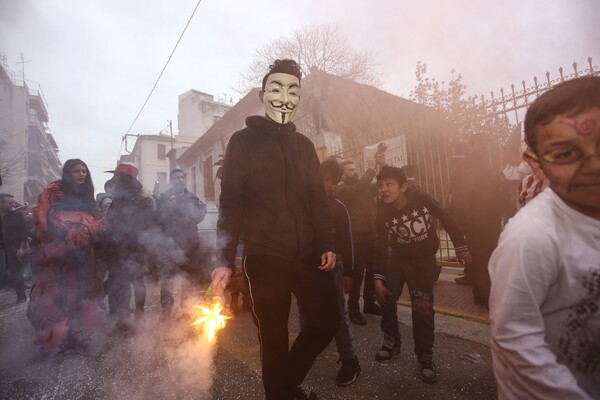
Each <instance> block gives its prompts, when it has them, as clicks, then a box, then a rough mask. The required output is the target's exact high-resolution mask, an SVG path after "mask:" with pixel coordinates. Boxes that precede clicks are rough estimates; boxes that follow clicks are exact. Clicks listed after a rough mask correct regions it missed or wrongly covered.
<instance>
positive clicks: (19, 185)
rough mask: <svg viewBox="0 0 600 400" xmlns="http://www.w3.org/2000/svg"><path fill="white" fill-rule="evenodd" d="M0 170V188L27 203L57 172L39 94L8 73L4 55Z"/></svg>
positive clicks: (0, 87)
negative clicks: (0, 184) (0, 185)
mask: <svg viewBox="0 0 600 400" xmlns="http://www.w3.org/2000/svg"><path fill="white" fill-rule="evenodd" d="M0 174H1V175H2V188H1V189H0V191H1V192H3V193H11V194H13V195H14V196H15V198H16V200H17V201H18V202H28V203H31V204H35V203H37V201H38V197H39V195H40V193H41V192H42V190H43V189H44V188H45V187H46V185H48V183H50V182H52V181H55V180H57V179H59V178H60V174H61V162H60V160H59V157H58V145H57V144H56V142H55V140H54V138H53V136H52V134H51V133H50V130H49V128H48V110H47V107H46V103H45V101H44V98H43V94H42V92H41V90H39V89H31V88H29V87H28V85H27V83H26V82H25V81H23V80H19V79H16V78H15V77H14V76H12V75H11V73H10V71H9V70H8V68H7V66H6V62H5V60H4V59H3V60H2V63H0Z"/></svg>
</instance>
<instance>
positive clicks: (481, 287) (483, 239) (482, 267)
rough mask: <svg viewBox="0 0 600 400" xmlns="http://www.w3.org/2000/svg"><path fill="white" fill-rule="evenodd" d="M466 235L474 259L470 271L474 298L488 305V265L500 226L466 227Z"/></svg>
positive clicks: (476, 301)
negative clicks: (487, 227)
mask: <svg viewBox="0 0 600 400" xmlns="http://www.w3.org/2000/svg"><path fill="white" fill-rule="evenodd" d="M498 227H499V224H498ZM465 237H466V239H467V246H469V252H470V253H471V257H472V259H473V261H472V263H471V265H470V266H469V271H468V274H470V278H471V281H472V283H471V284H472V287H473V299H474V301H475V303H476V304H482V305H485V306H487V305H488V299H489V297H490V274H489V272H488V269H487V266H488V263H489V261H490V257H491V256H492V253H493V252H494V249H495V248H496V246H497V245H498V238H499V237H500V228H498V229H497V230H493V229H487V230H485V229H476V228H468V229H465Z"/></svg>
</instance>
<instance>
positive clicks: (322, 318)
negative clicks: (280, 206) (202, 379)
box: [243, 255, 340, 400]
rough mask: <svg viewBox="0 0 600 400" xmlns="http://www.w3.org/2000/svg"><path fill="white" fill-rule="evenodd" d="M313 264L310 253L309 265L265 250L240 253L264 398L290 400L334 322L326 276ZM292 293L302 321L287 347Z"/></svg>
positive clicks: (329, 278)
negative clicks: (248, 294)
mask: <svg viewBox="0 0 600 400" xmlns="http://www.w3.org/2000/svg"><path fill="white" fill-rule="evenodd" d="M317 263H318V261H317V259H316V258H315V261H314V263H311V264H310V265H309V264H304V263H301V262H299V261H295V260H287V259H283V258H279V257H275V256H270V255H251V256H247V257H244V261H243V265H244V272H245V274H246V277H247V278H248V283H249V289H250V297H251V298H252V302H253V304H254V306H253V309H252V313H253V317H254V322H255V324H256V326H257V328H258V336H259V341H260V346H261V361H262V379H263V385H264V387H265V397H266V399H268V400H269V399H270V400H290V399H292V389H293V388H294V387H296V386H298V385H299V384H301V383H302V381H303V380H304V378H305V377H306V374H307V373H308V371H309V370H310V368H311V366H312V364H313V362H314V361H315V359H316V358H317V357H318V356H319V354H321V352H322V351H323V350H324V349H325V348H326V347H327V345H329V343H330V342H331V339H332V338H333V336H334V335H335V333H336V331H337V329H338V327H339V321H340V319H339V311H338V306H337V301H336V289H335V285H334V282H333V278H332V275H331V274H330V273H327V272H322V271H320V270H318V269H317ZM312 264H314V265H312ZM292 293H293V294H294V295H295V296H296V301H297V302H298V305H299V308H301V309H302V310H303V312H302V315H303V319H304V324H303V327H302V328H301V330H300V333H299V334H298V337H297V338H296V340H295V341H294V343H293V344H292V347H291V349H290V348H289V343H288V338H289V336H288V335H289V334H288V318H289V314H290V307H291V301H292Z"/></svg>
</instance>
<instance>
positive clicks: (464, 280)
mask: <svg viewBox="0 0 600 400" xmlns="http://www.w3.org/2000/svg"><path fill="white" fill-rule="evenodd" d="M454 282H456V283H457V284H459V285H465V286H471V284H472V283H471V278H468V277H467V276H466V275H459V276H457V277H456V278H454Z"/></svg>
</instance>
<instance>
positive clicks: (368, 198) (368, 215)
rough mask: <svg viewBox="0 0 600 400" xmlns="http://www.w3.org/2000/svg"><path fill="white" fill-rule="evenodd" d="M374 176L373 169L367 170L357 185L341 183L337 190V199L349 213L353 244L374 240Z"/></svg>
mask: <svg viewBox="0 0 600 400" xmlns="http://www.w3.org/2000/svg"><path fill="white" fill-rule="evenodd" d="M376 174H377V172H376V171H375V170H374V169H372V168H369V169H367V170H366V171H365V173H364V175H363V176H362V177H361V178H360V180H359V181H358V182H357V183H345V182H342V183H341V184H340V186H339V188H338V197H339V199H340V200H341V201H342V202H343V203H344V204H345V205H346V207H348V213H350V221H351V222H352V236H353V237H354V243H362V242H373V241H374V240H375V212H376V205H375V194H374V193H373V191H372V190H371V182H372V181H373V178H375V175H376Z"/></svg>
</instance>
